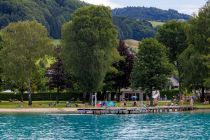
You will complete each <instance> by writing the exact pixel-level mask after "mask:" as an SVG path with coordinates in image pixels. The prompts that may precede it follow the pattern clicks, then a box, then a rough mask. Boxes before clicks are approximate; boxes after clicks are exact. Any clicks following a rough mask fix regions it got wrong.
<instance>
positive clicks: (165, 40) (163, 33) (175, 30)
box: [156, 21, 188, 89]
mask: <svg viewBox="0 0 210 140" xmlns="http://www.w3.org/2000/svg"><path fill="white" fill-rule="evenodd" d="M187 28H188V26H187V23H184V22H179V21H169V22H167V23H166V24H164V25H163V26H162V27H160V28H159V29H158V32H157V34H156V38H157V40H158V41H159V42H160V43H162V44H163V45H165V46H166V48H167V50H168V54H169V60H170V62H171V63H173V64H174V65H175V67H176V73H177V74H175V76H176V77H177V78H178V80H179V86H180V88H179V89H182V84H181V79H180V78H181V77H180V69H181V68H180V64H179V61H177V59H178V57H179V55H180V54H181V53H182V52H183V51H184V50H185V49H186V48H187V47H188V44H187V33H186V31H187Z"/></svg>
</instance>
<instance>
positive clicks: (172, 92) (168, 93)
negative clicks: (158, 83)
mask: <svg viewBox="0 0 210 140" xmlns="http://www.w3.org/2000/svg"><path fill="white" fill-rule="evenodd" d="M177 94H179V90H166V91H161V92H160V97H161V98H164V97H165V95H166V96H167V99H172V98H173V96H176V95H177Z"/></svg>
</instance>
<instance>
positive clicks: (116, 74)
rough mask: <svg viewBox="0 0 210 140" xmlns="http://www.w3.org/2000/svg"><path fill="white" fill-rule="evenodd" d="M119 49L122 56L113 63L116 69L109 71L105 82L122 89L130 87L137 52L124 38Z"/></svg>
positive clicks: (116, 88)
mask: <svg viewBox="0 0 210 140" xmlns="http://www.w3.org/2000/svg"><path fill="white" fill-rule="evenodd" d="M117 50H118V53H119V55H120V56H121V58H120V59H118V61H115V62H114V63H113V65H112V66H113V68H114V70H113V71H111V72H109V73H107V75H106V78H105V83H106V85H109V87H110V88H112V90H113V89H115V90H118V91H120V89H121V88H126V87H129V86H130V84H131V83H130V75H131V71H132V68H133V63H134V57H135V53H134V52H133V51H132V50H131V49H130V48H129V47H128V46H127V45H126V43H125V42H124V41H123V40H120V41H119V46H118V48H117ZM109 90H111V89H109Z"/></svg>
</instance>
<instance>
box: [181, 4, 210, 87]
mask: <svg viewBox="0 0 210 140" xmlns="http://www.w3.org/2000/svg"><path fill="white" fill-rule="evenodd" d="M209 13H210V5H206V6H204V7H203V8H202V9H201V10H200V11H199V13H198V16H195V17H193V18H192V19H191V20H190V21H189V27H190V28H189V31H188V34H187V39H188V43H189V47H188V48H187V49H186V50H185V51H184V52H183V53H182V54H181V56H180V57H179V62H180V65H181V77H182V83H183V84H184V85H185V86H186V87H190V88H194V89H198V88H203V89H204V88H205V87H207V86H208V85H205V80H206V79H208V78H209V77H210V75H209V73H210V68H209V67H208V62H209V59H208V56H209V54H210V41H209V37H210V28H209V25H210V15H209Z"/></svg>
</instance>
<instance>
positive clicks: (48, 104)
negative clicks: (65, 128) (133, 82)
mask: <svg viewBox="0 0 210 140" xmlns="http://www.w3.org/2000/svg"><path fill="white" fill-rule="evenodd" d="M132 103H133V102H127V106H126V107H127V108H130V107H133V106H132ZM169 103H170V101H160V102H159V103H158V106H167V104H169ZM54 104H55V101H33V105H32V106H31V107H30V106H28V102H27V101H24V102H23V103H22V102H19V101H16V102H9V101H2V102H0V109H37V108H39V109H40V108H43V109H53V108H54V109H55V108H57V109H62V108H70V109H71V108H92V106H90V105H88V104H82V103H81V102H71V103H70V105H69V106H67V104H66V101H60V102H59V104H56V105H54ZM144 104H146V102H144ZM187 105H189V103H185V104H184V106H187ZM177 106H179V105H177ZM180 106H181V105H180ZM116 107H124V106H123V105H122V103H120V102H118V103H116ZM194 107H196V108H197V109H210V104H209V105H203V104H201V103H196V104H194Z"/></svg>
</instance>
